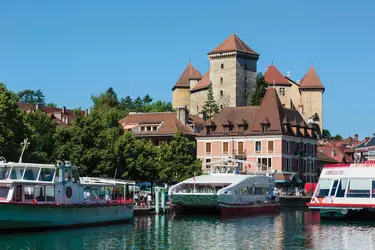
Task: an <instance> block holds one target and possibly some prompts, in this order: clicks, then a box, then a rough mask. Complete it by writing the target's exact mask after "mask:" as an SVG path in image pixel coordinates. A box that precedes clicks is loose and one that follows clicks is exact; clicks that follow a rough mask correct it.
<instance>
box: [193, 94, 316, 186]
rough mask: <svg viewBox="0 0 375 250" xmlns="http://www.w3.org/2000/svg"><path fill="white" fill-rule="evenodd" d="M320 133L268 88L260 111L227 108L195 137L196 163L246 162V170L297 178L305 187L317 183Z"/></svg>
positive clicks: (206, 169)
mask: <svg viewBox="0 0 375 250" xmlns="http://www.w3.org/2000/svg"><path fill="white" fill-rule="evenodd" d="M317 132H318V131H316V130H315V128H314V127H312V126H311V125H309V124H307V123H306V122H305V120H304V119H303V117H302V116H301V114H300V113H299V112H298V111H297V110H293V109H288V108H285V107H283V106H282V103H281V101H280V99H279V97H278V94H277V90H276V89H275V88H272V87H270V88H269V89H268V90H267V91H266V94H265V97H264V99H263V101H262V104H261V105H260V107H258V106H247V107H231V108H223V109H222V110H221V111H220V113H219V114H218V115H217V117H215V119H214V120H212V121H210V122H208V123H207V124H206V125H205V129H204V130H203V131H202V132H201V133H199V135H198V136H197V137H196V140H197V158H199V159H201V160H202V162H203V170H204V171H210V166H209V165H207V163H211V162H214V161H219V160H222V159H226V158H228V157H232V158H235V159H240V160H245V161H247V162H249V164H248V165H246V166H242V168H243V169H242V171H257V170H262V171H272V170H277V172H278V173H281V174H295V175H298V176H300V177H299V178H300V179H303V180H304V181H306V182H313V181H315V180H316V179H317V173H316V158H317Z"/></svg>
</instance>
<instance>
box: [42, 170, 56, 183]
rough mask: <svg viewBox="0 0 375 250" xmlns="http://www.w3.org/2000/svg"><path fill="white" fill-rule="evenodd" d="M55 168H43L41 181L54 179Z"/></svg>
mask: <svg viewBox="0 0 375 250" xmlns="http://www.w3.org/2000/svg"><path fill="white" fill-rule="evenodd" d="M54 174H55V169H53V168H42V169H41V170H40V175H39V181H50V182H51V181H52V180H53V175H54Z"/></svg>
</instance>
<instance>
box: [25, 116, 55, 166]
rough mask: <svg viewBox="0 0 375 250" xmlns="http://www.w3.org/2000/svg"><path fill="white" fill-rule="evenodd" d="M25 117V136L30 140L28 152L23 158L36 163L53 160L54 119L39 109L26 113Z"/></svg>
mask: <svg viewBox="0 0 375 250" xmlns="http://www.w3.org/2000/svg"><path fill="white" fill-rule="evenodd" d="M25 118H26V119H25V124H26V126H27V128H28V131H27V133H28V136H27V137H28V138H29V141H30V145H29V147H28V152H29V154H25V157H24V158H25V160H27V161H28V162H36V163H51V162H54V161H55V159H53V150H54V146H55V143H54V135H55V133H56V123H55V121H54V120H52V119H51V118H50V117H49V116H47V115H46V114H45V113H43V112H41V111H39V110H37V111H36V112H34V113H29V114H26V116H25Z"/></svg>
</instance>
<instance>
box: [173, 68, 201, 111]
mask: <svg viewBox="0 0 375 250" xmlns="http://www.w3.org/2000/svg"><path fill="white" fill-rule="evenodd" d="M200 79H202V75H201V73H200V72H199V70H197V69H196V68H194V66H193V65H192V64H191V63H189V64H188V66H187V67H186V69H185V70H184V72H183V73H182V75H181V76H180V78H179V79H178V81H177V83H176V84H175V85H174V87H173V88H172V107H173V108H174V109H176V108H182V107H187V108H189V107H190V88H191V86H192V87H194V86H195V85H196V84H197V83H198V81H199V80H200Z"/></svg>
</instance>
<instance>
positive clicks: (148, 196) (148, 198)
mask: <svg viewBox="0 0 375 250" xmlns="http://www.w3.org/2000/svg"><path fill="white" fill-rule="evenodd" d="M151 202H152V197H151V194H148V195H147V205H148V207H149V208H150V207H151Z"/></svg>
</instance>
